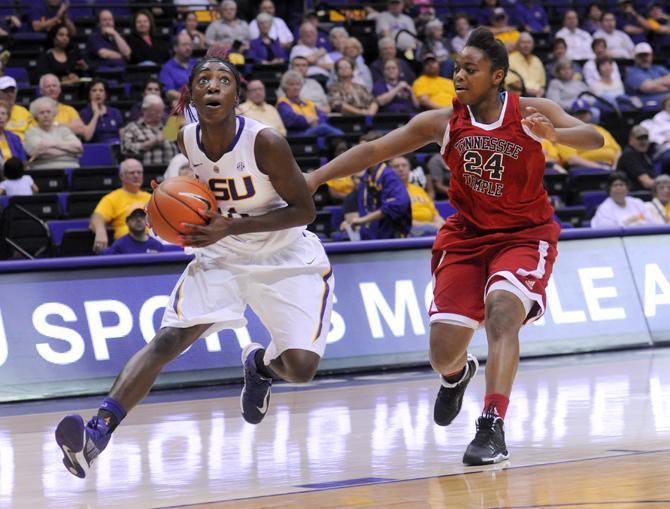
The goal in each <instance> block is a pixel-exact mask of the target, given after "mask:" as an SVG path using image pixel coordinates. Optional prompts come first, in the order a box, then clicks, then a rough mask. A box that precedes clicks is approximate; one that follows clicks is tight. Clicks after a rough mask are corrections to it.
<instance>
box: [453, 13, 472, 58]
mask: <svg viewBox="0 0 670 509" xmlns="http://www.w3.org/2000/svg"><path fill="white" fill-rule="evenodd" d="M454 31H455V32H456V35H455V36H454V37H452V38H451V48H452V49H453V50H454V51H455V52H456V53H460V51H461V50H462V49H463V48H464V47H465V43H466V41H467V40H468V37H470V34H471V33H472V26H470V18H469V17H468V15H467V14H465V13H464V12H459V13H458V14H456V16H454Z"/></svg>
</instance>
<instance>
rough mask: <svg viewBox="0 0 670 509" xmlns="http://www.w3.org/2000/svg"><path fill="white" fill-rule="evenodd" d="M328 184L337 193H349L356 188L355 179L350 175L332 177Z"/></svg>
mask: <svg viewBox="0 0 670 509" xmlns="http://www.w3.org/2000/svg"><path fill="white" fill-rule="evenodd" d="M326 184H327V185H328V187H329V188H331V189H332V190H333V191H335V192H336V193H342V194H349V193H350V192H352V191H353V190H354V181H353V179H352V178H351V177H350V176H349V177H340V178H336V179H332V180H329V181H328V182H326Z"/></svg>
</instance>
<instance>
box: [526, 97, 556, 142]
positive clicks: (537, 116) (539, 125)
mask: <svg viewBox="0 0 670 509" xmlns="http://www.w3.org/2000/svg"><path fill="white" fill-rule="evenodd" d="M525 112H526V117H525V118H523V119H522V120H521V124H523V125H525V126H526V127H527V128H528V129H530V131H531V132H532V133H533V134H535V135H537V136H539V137H540V138H545V139H547V140H549V141H551V142H553V143H555V142H556V128H555V127H554V124H552V123H551V120H549V119H548V118H547V117H545V116H544V115H543V114H542V113H540V112H539V111H538V110H537V108H534V107H532V106H526V108H525Z"/></svg>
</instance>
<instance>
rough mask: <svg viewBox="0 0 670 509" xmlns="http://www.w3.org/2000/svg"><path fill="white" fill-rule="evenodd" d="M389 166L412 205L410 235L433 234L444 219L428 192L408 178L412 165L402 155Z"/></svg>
mask: <svg viewBox="0 0 670 509" xmlns="http://www.w3.org/2000/svg"><path fill="white" fill-rule="evenodd" d="M390 164H391V167H392V168H393V170H394V171H395V172H396V173H397V174H398V176H399V177H400V180H402V182H403V184H405V188H406V189H407V193H408V194H409V199H410V202H411V204H412V205H411V207H412V229H411V231H410V236H411V237H423V236H426V235H435V234H436V233H437V231H438V230H439V229H440V228H441V227H442V225H443V224H444V219H442V217H441V216H440V213H439V212H438V211H437V209H436V208H435V203H434V202H433V200H431V198H430V196H428V193H426V191H425V190H424V189H423V188H422V187H421V186H418V185H416V184H412V183H411V182H410V180H409V177H410V172H411V170H412V166H411V164H410V162H409V159H408V158H407V157H404V156H400V157H396V158H394V159H392V160H391V161H390Z"/></svg>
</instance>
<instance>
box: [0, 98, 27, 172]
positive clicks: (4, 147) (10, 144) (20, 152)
mask: <svg viewBox="0 0 670 509" xmlns="http://www.w3.org/2000/svg"><path fill="white" fill-rule="evenodd" d="M8 122H9V109H8V108H7V106H6V104H5V103H3V102H0V167H1V166H2V161H7V160H8V159H10V158H12V157H17V158H19V159H20V160H21V161H25V160H26V159H28V155H27V154H26V151H25V149H24V148H23V143H22V142H21V137H20V136H19V135H18V134H14V133H13V132H11V131H10V130H8V129H7V123H8Z"/></svg>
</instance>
